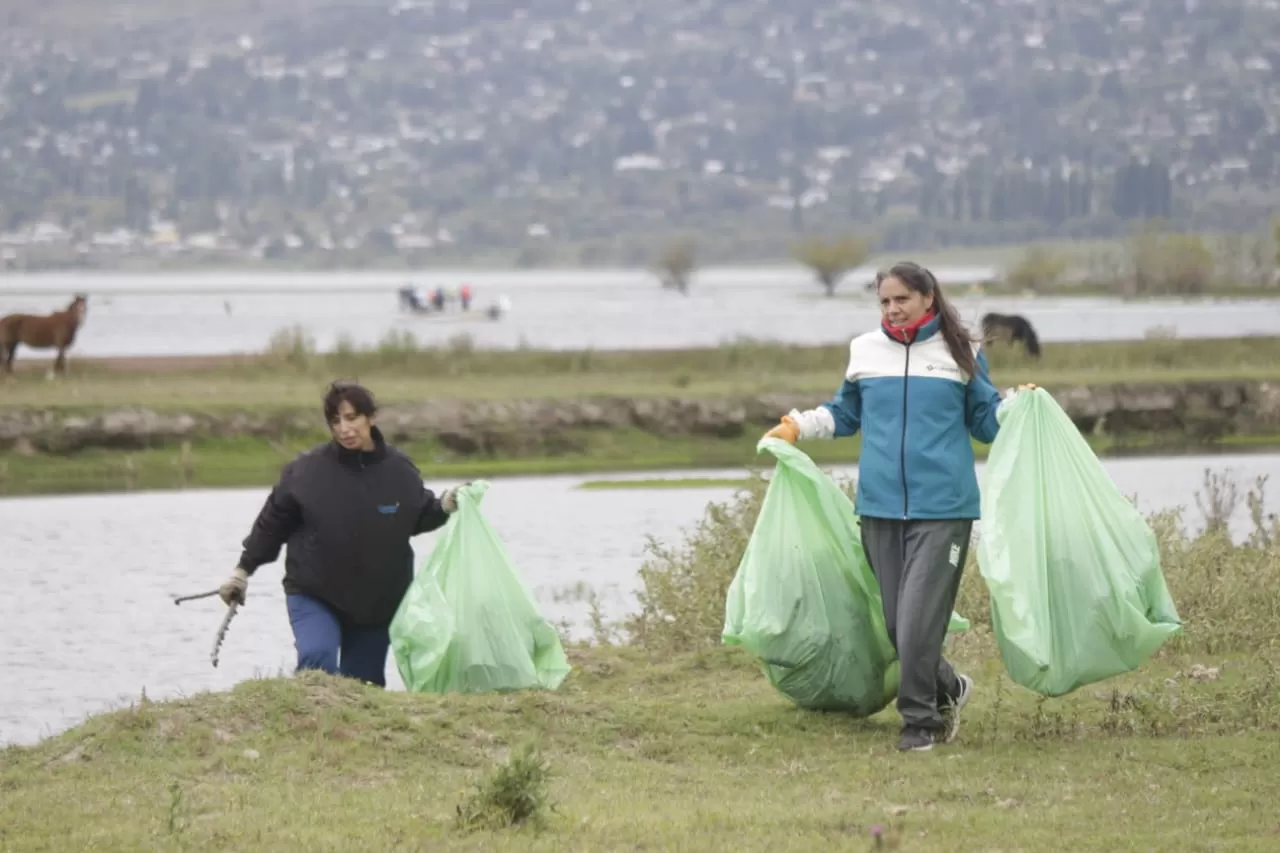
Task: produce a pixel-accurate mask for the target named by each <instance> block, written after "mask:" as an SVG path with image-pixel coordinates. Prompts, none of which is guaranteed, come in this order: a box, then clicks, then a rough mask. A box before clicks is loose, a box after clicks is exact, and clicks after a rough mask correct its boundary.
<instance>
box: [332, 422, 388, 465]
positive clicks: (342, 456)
mask: <svg viewBox="0 0 1280 853" xmlns="http://www.w3.org/2000/svg"><path fill="white" fill-rule="evenodd" d="M369 435H370V437H372V438H373V449H372V450H348V449H347V448H345V447H343V446H342V445H341V444H339V443H338V442H337V440H336V439H335V440H333V441H330V442H329V447H330V448H331V449H332V452H333V453H335V454H336V455H337V458H338V461H339V462H341V463H342V464H343V465H347V466H350V467H352V468H363V467H365V466H366V465H376V464H377V463H379V462H381V461H382V460H383V459H386V458H387V440H386V439H385V438H384V437H383V435H382V430H380V429H378V428H377V427H374V428H373V429H371V430H370V431H369Z"/></svg>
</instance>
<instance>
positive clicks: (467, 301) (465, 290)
mask: <svg viewBox="0 0 1280 853" xmlns="http://www.w3.org/2000/svg"><path fill="white" fill-rule="evenodd" d="M458 303H459V304H460V305H461V306H462V310H463V311H470V310H471V285H469V284H463V285H462V287H461V289H459V290H458Z"/></svg>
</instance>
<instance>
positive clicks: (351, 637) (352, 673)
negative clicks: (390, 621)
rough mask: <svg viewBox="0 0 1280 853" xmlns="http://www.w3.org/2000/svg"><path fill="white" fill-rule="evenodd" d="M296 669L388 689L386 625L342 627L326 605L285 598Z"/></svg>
mask: <svg viewBox="0 0 1280 853" xmlns="http://www.w3.org/2000/svg"><path fill="white" fill-rule="evenodd" d="M285 604H286V606H287V607H288V608H289V624H290V626H292V628H293V644H294V646H295V647H296V648H297V649H298V670H297V671H299V672H300V671H302V670H304V669H319V670H323V671H325V672H327V673H329V674H330V675H345V676H347V677H349V678H356V679H359V680H360V681H367V682H368V683H370V684H376V685H377V686H378V687H386V686H387V677H386V671H387V649H388V648H389V647H390V645H391V640H390V637H389V636H388V634H387V626H386V625H382V626H379V627H368V626H360V627H355V626H352V625H348V624H345V623H344V622H343V620H341V619H340V618H338V614H336V613H334V612H333V609H332V608H331V607H329V605H327V604H325V603H324V602H323V601H320V600H319V599H316V598H312V597H311V596H309V595H286V596H285Z"/></svg>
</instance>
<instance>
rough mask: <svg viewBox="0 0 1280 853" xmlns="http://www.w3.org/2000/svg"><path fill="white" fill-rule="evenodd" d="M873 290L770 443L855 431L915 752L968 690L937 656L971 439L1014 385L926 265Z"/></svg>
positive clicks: (868, 531)
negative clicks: (840, 349) (817, 383)
mask: <svg viewBox="0 0 1280 853" xmlns="http://www.w3.org/2000/svg"><path fill="white" fill-rule="evenodd" d="M876 292H877V294H878V296H879V300H880V311H881V323H880V328H878V329H875V330H873V331H870V332H867V333H866V334H863V335H859V336H858V337H856V338H854V339H853V341H852V342H851V343H850V345H849V361H848V365H847V367H846V369H845V377H844V381H843V382H842V383H841V385H840V388H839V389H838V390H837V391H836V393H835V395H834V397H833V398H832V399H831V400H830V401H828V402H826V403H823V404H822V405H820V406H818V407H817V408H813V409H809V410H808V411H803V412H801V411H797V410H794V409H793V410H792V411H791V412H790V413H789V414H787V415H784V416H783V417H782V422H781V423H780V424H779V425H778V426H776V427H774V428H773V429H771V430H770V431H769V432H768V433H766V435H768V436H771V437H774V438H781V439H783V440H785V441H788V442H790V443H792V444H794V443H795V442H797V441H800V440H810V439H833V438H842V437H846V436H853V435H856V434H857V433H859V432H861V433H862V450H861V452H860V453H859V454H858V459H859V462H858V464H859V470H858V494H857V498H856V500H855V501H854V506H855V507H856V508H857V511H858V516H859V522H860V528H861V533H862V548H863V551H864V553H865V554H866V557H867V562H868V563H869V564H870V566H871V570H872V572H873V573H874V574H875V576H876V580H877V581H879V584H880V589H881V591H882V592H883V609H884V620H885V626H886V628H887V629H888V632H889V639H890V641H891V642H892V643H893V647H894V648H895V649H896V650H897V652H898V658H899V661H900V662H901V670H900V672H901V685H900V687H899V689H898V703H897V704H898V713H899V714H900V715H901V717H902V731H901V739H900V740H899V743H898V748H899V749H900V750H903V751H923V750H929V749H932V748H933V746H934V744H940V743H949V742H951V741H952V740H954V739H955V737H956V734H957V732H958V731H959V727H960V710H961V709H962V708H963V707H964V706H965V704H966V703H968V701H969V697H970V696H971V695H972V693H973V687H974V683H973V679H971V678H970V677H969V676H968V675H964V674H962V673H957V672H956V671H955V670H954V669H953V668H952V666H951V664H950V663H948V662H947V660H946V659H945V658H944V657H943V655H942V645H943V641H944V640H945V639H946V635H947V626H948V624H949V623H950V621H951V614H952V612H953V608H954V607H955V601H956V593H957V592H958V590H959V588H960V577H961V574H962V573H963V571H964V562H965V555H966V554H967V553H968V550H969V537H970V532H971V530H972V527H973V522H974V520H976V519H977V518H978V516H979V509H980V506H981V504H980V500H979V491H978V480H977V475H976V472H975V468H974V454H973V445H972V444H971V443H970V438H974V439H977V440H978V441H980V442H982V443H984V444H990V443H991V442H993V441H994V440H995V438H996V434H997V433H998V432H999V429H1000V425H999V420H998V418H997V412H998V410H999V408H1000V406H1001V405H1002V402H1003V400H1006V399H1009V398H1010V396H1011V395H1012V394H1016V393H1017V390H1013V389H1011V390H1010V392H1008V394H1007V395H1006V396H1004V397H1003V398H1002V396H1001V393H1000V391H999V390H997V389H996V387H995V385H993V384H992V382H991V377H990V375H989V374H988V368H987V358H986V355H985V354H984V353H983V351H982V349H981V347H980V346H979V344H978V342H976V341H974V340H973V338H972V337H971V336H970V334H969V332H968V331H967V330H966V329H965V327H964V325H963V323H962V322H961V320H960V316H959V314H958V313H957V312H956V310H955V308H954V307H953V306H952V305H951V304H950V302H949V301H948V300H947V299H946V298H945V297H944V296H943V294H942V290H941V288H940V287H939V286H938V280H937V279H936V278H935V277H934V275H933V273H932V272H930V271H929V270H928V269H926V268H924V267H922V266H920V265H919V264H914V263H910V262H902V263H898V264H895V265H893V266H892V267H890V268H889V269H887V270H883V271H881V272H880V273H878V274H877V275H876ZM1021 387H1023V388H1033V387H1035V386H1033V385H1025V386H1021Z"/></svg>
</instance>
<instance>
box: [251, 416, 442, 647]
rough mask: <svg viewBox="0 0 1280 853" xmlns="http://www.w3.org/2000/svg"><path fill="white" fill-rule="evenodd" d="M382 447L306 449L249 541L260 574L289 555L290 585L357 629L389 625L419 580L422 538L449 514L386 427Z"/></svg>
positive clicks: (376, 435)
mask: <svg viewBox="0 0 1280 853" xmlns="http://www.w3.org/2000/svg"><path fill="white" fill-rule="evenodd" d="M372 435H373V440H374V443H375V446H374V449H373V450H369V451H354V450H348V449H346V448H345V447H343V446H342V445H340V444H338V443H337V442H336V441H329V442H326V443H324V444H319V445H316V446H315V447H313V448H311V449H310V450H306V451H303V452H302V453H300V454H298V456H297V458H295V459H294V460H293V461H292V462H290V463H289V464H288V465H286V466H285V467H284V470H283V471H281V473H280V481H279V482H278V483H276V485H275V486H274V487H273V488H272V490H271V493H270V494H269V495H268V496H267V500H266V502H265V503H264V504H263V506H262V510H261V511H260V512H259V513H258V517H257V519H256V520H255V521H254V523H253V530H252V531H250V533H249V535H248V536H247V537H246V538H245V540H244V550H243V552H242V553H241V555H240V568H242V569H244V570H245V571H246V572H248V573H249V574H250V575H252V574H253V573H254V572H255V571H256V570H257V569H258V567H259V566H262V565H265V564H267V563H271V562H274V561H275V559H276V558H277V557H278V556H279V555H280V548H281V547H282V546H284V545H286V544H287V545H288V550H287V553H286V556H285V574H284V589H285V592H286V593H288V594H295V593H301V594H304V595H310V596H313V597H315V598H318V599H320V600H321V601H324V602H325V603H326V604H328V605H329V606H330V607H332V608H333V609H334V610H335V611H337V613H338V615H339V616H340V617H341V618H342V619H344V620H345V621H346V622H348V623H349V624H352V625H365V626H371V625H387V624H390V622H391V619H392V617H393V616H395V612H396V608H397V607H399V605H400V599H402V598H403V597H404V594H405V591H406V590H408V588H409V583H410V581H412V580H413V559H414V554H413V547H412V546H411V545H410V543H409V539H410V537H412V536H416V535H417V534H419V533H426V532H428V531H431V530H435V529H437V528H439V527H442V526H444V524H445V522H446V521H448V520H449V516H448V514H447V513H446V512H445V511H444V508H443V507H441V505H440V499H439V498H438V497H436V495H435V494H434V493H433V492H432V491H431V490H430V489H428V488H427V487H426V486H425V485H424V484H423V482H422V475H421V473H420V472H419V471H418V468H417V466H416V465H414V464H413V462H412V460H410V459H409V457H408V456H406V455H405V454H404V453H402V452H400V451H399V450H397V449H395V448H394V447H391V446H389V445H388V444H387V443H386V440H385V439H384V438H383V436H382V432H381V431H380V430H378V428H377V427H374V429H373V434H372Z"/></svg>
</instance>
